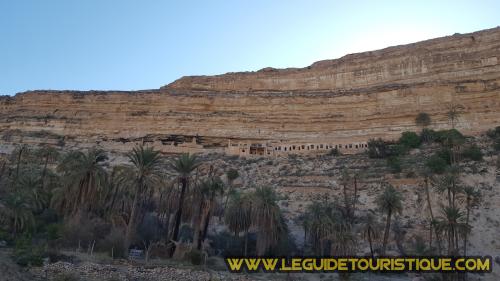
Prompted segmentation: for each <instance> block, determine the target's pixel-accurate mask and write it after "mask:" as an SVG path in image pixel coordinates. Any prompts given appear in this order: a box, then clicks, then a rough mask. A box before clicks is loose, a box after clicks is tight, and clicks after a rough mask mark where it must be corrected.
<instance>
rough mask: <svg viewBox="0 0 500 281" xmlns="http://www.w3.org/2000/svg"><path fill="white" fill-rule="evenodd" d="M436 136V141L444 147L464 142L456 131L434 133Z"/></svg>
mask: <svg viewBox="0 0 500 281" xmlns="http://www.w3.org/2000/svg"><path fill="white" fill-rule="evenodd" d="M436 136H437V141H438V142H440V143H442V144H444V145H446V146H452V145H456V144H461V143H463V142H464V141H465V137H464V135H462V133H460V132H459V131H458V130H457V129H451V130H442V131H438V132H436Z"/></svg>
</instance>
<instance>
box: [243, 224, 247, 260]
mask: <svg viewBox="0 0 500 281" xmlns="http://www.w3.org/2000/svg"><path fill="white" fill-rule="evenodd" d="M247 253H248V228H247V229H246V230H245V252H244V254H243V255H244V256H245V257H246V256H247Z"/></svg>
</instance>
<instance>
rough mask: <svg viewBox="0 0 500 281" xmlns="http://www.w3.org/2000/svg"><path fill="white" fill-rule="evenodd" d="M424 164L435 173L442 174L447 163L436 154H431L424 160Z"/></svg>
mask: <svg viewBox="0 0 500 281" xmlns="http://www.w3.org/2000/svg"><path fill="white" fill-rule="evenodd" d="M425 165H426V166H427V168H429V169H430V170H431V171H432V172H433V173H435V174H442V173H444V171H445V170H446V167H447V166H448V163H447V162H446V161H445V160H444V159H443V158H441V157H440V156H439V155H438V154H434V155H432V156H431V157H430V158H429V159H428V160H427V161H426V162H425Z"/></svg>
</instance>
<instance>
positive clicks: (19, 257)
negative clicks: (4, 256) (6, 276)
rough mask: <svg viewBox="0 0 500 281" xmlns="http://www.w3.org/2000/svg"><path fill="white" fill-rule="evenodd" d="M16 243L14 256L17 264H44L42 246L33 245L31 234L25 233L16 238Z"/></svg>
mask: <svg viewBox="0 0 500 281" xmlns="http://www.w3.org/2000/svg"><path fill="white" fill-rule="evenodd" d="M15 243H16V245H15V248H14V253H13V258H14V261H15V262H16V263H17V264H19V265H21V266H28V265H31V266H41V265H42V264H43V259H42V253H43V250H42V247H39V246H36V245H33V243H32V240H31V237H30V236H28V235H24V236H22V237H20V238H18V239H16V242H15Z"/></svg>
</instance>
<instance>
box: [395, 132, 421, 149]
mask: <svg viewBox="0 0 500 281" xmlns="http://www.w3.org/2000/svg"><path fill="white" fill-rule="evenodd" d="M399 143H400V144H402V145H404V146H407V147H410V148H417V147H419V146H420V137H419V136H418V135H417V133H415V132H403V133H402V134H401V137H400V138H399Z"/></svg>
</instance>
